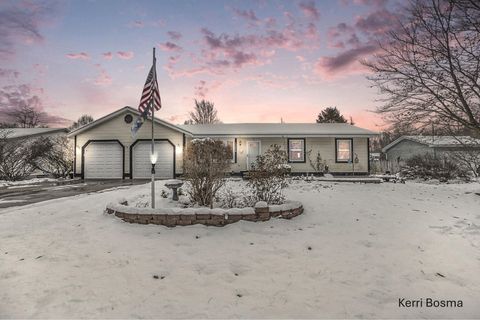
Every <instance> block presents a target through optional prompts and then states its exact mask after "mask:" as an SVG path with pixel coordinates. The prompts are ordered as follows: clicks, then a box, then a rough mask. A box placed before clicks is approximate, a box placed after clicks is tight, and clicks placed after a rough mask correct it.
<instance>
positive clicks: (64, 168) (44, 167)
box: [31, 137, 74, 178]
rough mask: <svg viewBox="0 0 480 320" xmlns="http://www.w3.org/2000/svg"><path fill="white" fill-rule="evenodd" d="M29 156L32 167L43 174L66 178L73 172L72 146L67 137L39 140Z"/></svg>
mask: <svg viewBox="0 0 480 320" xmlns="http://www.w3.org/2000/svg"><path fill="white" fill-rule="evenodd" d="M31 154H32V157H31V159H32V160H31V162H32V166H33V167H34V168H35V169H38V170H40V171H42V172H43V173H45V174H48V175H51V176H53V177H55V178H66V177H67V176H68V175H70V174H71V173H72V172H73V157H74V155H73V146H72V144H71V142H70V141H69V140H68V138H67V137H48V138H39V139H37V141H36V142H35V144H33V145H32V150H31Z"/></svg>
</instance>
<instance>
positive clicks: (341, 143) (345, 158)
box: [336, 139, 352, 162]
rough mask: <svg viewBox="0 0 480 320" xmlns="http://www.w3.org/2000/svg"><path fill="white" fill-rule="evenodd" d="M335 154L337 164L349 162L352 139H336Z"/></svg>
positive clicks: (350, 159)
mask: <svg viewBox="0 0 480 320" xmlns="http://www.w3.org/2000/svg"><path fill="white" fill-rule="evenodd" d="M336 154H337V155H336V158H337V162H351V161H352V139H337V140H336Z"/></svg>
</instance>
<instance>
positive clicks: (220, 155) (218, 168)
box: [184, 138, 232, 208]
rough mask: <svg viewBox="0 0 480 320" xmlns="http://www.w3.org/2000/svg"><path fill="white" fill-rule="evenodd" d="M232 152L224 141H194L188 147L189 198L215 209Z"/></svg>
mask: <svg viewBox="0 0 480 320" xmlns="http://www.w3.org/2000/svg"><path fill="white" fill-rule="evenodd" d="M231 159H232V150H231V149H230V148H229V147H227V146H226V145H225V144H224V143H223V142H222V141H216V140H213V139H209V138H206V139H194V140H192V142H191V143H190V144H189V145H188V146H187V150H186V152H185V159H184V170H185V173H184V175H185V180H186V181H188V183H189V188H188V189H189V190H188V193H189V196H190V198H191V199H192V202H194V203H196V204H198V205H200V206H209V207H211V208H212V207H213V200H214V198H215V194H216V193H217V191H218V190H219V189H220V188H221V187H222V185H223V184H224V183H225V181H224V178H225V175H226V173H227V171H228V170H229V168H230V163H231Z"/></svg>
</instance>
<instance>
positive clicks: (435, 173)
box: [400, 153, 468, 181]
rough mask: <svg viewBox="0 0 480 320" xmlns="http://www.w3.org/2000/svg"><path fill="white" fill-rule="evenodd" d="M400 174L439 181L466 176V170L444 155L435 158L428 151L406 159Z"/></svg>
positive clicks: (409, 177)
mask: <svg viewBox="0 0 480 320" xmlns="http://www.w3.org/2000/svg"><path fill="white" fill-rule="evenodd" d="M400 174H401V176H403V177H405V178H408V179H418V178H421V179H425V180H428V179H439V180H440V181H442V180H443V181H446V180H450V179H454V178H465V177H468V173H467V171H466V170H465V169H463V168H461V167H460V166H459V165H458V164H457V163H456V162H454V161H452V160H450V159H448V158H446V157H442V158H436V157H434V156H433V155H431V154H429V153H427V154H424V155H416V156H413V157H411V158H410V159H407V160H406V161H405V166H404V167H402V169H401V171H400Z"/></svg>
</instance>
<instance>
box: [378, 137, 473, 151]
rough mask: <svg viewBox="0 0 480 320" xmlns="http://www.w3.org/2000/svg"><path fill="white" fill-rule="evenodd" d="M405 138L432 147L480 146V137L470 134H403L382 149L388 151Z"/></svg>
mask: <svg viewBox="0 0 480 320" xmlns="http://www.w3.org/2000/svg"><path fill="white" fill-rule="evenodd" d="M404 140H409V141H413V142H418V143H421V144H424V145H426V146H428V147H430V148H438V147H442V148H448V147H459V146H462V145H474V146H477V145H478V147H479V148H480V139H475V138H472V137H469V136H458V137H454V136H401V137H400V138H398V139H397V140H395V141H393V142H392V143H390V144H388V145H387V146H385V147H384V148H383V149H382V151H383V152H387V151H388V150H389V149H391V148H392V147H394V146H395V145H397V144H399V143H400V142H402V141H404Z"/></svg>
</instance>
